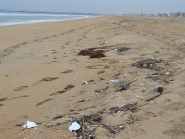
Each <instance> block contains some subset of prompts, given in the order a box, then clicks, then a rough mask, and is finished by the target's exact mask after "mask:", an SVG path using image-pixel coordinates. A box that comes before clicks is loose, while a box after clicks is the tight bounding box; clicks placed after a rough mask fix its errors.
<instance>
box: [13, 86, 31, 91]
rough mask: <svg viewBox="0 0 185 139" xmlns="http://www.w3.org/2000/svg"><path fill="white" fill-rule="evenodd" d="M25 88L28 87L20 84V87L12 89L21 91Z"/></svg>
mask: <svg viewBox="0 0 185 139" xmlns="http://www.w3.org/2000/svg"><path fill="white" fill-rule="evenodd" d="M25 88H28V86H21V87H17V89H14V91H21V90H23V89H25Z"/></svg>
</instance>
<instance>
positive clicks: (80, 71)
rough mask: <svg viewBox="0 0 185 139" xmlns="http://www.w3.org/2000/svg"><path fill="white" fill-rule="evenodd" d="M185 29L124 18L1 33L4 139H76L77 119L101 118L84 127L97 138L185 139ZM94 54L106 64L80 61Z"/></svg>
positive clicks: (178, 22) (0, 132) (0, 131)
mask: <svg viewBox="0 0 185 139" xmlns="http://www.w3.org/2000/svg"><path fill="white" fill-rule="evenodd" d="M184 29H185V19H182V18H181V19H173V20H172V19H161V18H159V19H156V18H138V17H133V18H130V17H122V16H103V17H97V18H85V19H78V20H67V21H65V22H63V21H59V22H45V23H36V24H24V25H15V26H5V27H0V42H1V47H0V76H1V78H0V82H1V85H0V116H1V118H0V125H1V126H0V138H3V139H6V138H15V139H20V138H26V139H27V138H39V139H46V138H54V139H57V138H66V139H73V138H74V139H75V138H76V136H75V135H74V134H73V132H70V131H69V126H71V124H72V123H73V122H74V118H71V117H75V118H80V117H83V116H92V115H93V114H96V115H98V116H101V118H100V119H99V120H100V121H101V122H100V123H98V121H96V120H95V121H92V118H93V117H91V118H90V119H86V120H89V121H90V122H87V121H84V122H85V124H86V125H87V126H88V127H89V128H88V129H94V128H96V130H95V129H94V133H95V135H96V138H97V139H107V138H110V137H113V136H115V138H116V139H121V138H123V137H124V138H142V139H149V138H163V139H169V138H177V139H182V138H183V137H184V136H185V134H184V133H185V131H184V129H185V128H184V127H185V116H184V115H185V102H184V99H185V94H184V91H185V85H184V82H185V66H184V64H183V63H185V59H184V57H185V48H184V39H183V38H185V33H184ZM87 48H95V50H96V49H97V50H99V49H100V50H103V51H104V55H105V57H101V58H90V56H79V55H78V53H79V52H80V51H81V50H85V49H87ZM146 59H150V60H151V59H152V62H153V63H152V65H151V63H149V65H145V66H143V65H141V66H140V65H137V64H138V63H137V62H138V61H142V60H146ZM149 62H151V61H149ZM147 64H148V63H147ZM138 67H139V68H138ZM114 79H118V81H117V83H115V84H114V83H113V84H110V80H114ZM128 83H129V85H128V86H127V87H126V88H125V87H123V84H128ZM158 87H163V92H162V94H159V92H158V90H157V89H158ZM156 95H158V96H156ZM125 106H127V107H125ZM115 108H117V110H116V109H115ZM120 108H122V109H120ZM86 118H87V117H86ZM98 118H99V117H98ZM27 121H31V122H35V123H36V124H37V125H38V126H37V127H36V128H31V129H24V128H23V126H24V125H25V124H26V122H27ZM80 124H81V123H80ZM103 124H104V126H101V125H103ZM106 125H110V126H114V127H115V128H118V127H117V126H118V125H119V127H124V128H120V129H119V130H120V132H116V131H115V130H113V131H114V132H116V134H112V133H111V132H110V130H107V128H108V127H109V126H106ZM106 127H107V128H106ZM111 131H112V130H111Z"/></svg>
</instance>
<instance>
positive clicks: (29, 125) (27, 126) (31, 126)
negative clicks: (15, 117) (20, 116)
mask: <svg viewBox="0 0 185 139" xmlns="http://www.w3.org/2000/svg"><path fill="white" fill-rule="evenodd" d="M37 126H38V125H37V124H35V123H34V122H30V121H27V122H26V124H25V125H24V126H23V128H33V127H37Z"/></svg>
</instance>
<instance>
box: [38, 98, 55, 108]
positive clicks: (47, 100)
mask: <svg viewBox="0 0 185 139" xmlns="http://www.w3.org/2000/svg"><path fill="white" fill-rule="evenodd" d="M51 100H53V99H52V98H50V99H46V100H44V101H42V102H39V103H37V104H36V106H37V107H38V106H40V105H42V104H44V103H46V102H49V101H51Z"/></svg>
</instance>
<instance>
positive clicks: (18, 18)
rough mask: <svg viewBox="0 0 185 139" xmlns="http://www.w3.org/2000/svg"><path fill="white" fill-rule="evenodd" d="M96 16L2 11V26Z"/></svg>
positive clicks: (0, 14)
mask: <svg viewBox="0 0 185 139" xmlns="http://www.w3.org/2000/svg"><path fill="white" fill-rule="evenodd" d="M93 16H94V15H80V14H61V13H49V12H47V13H45V12H10V11H0V26H9V25H18V24H31V23H39V22H53V21H63V20H74V19H82V18H90V17H93Z"/></svg>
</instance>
